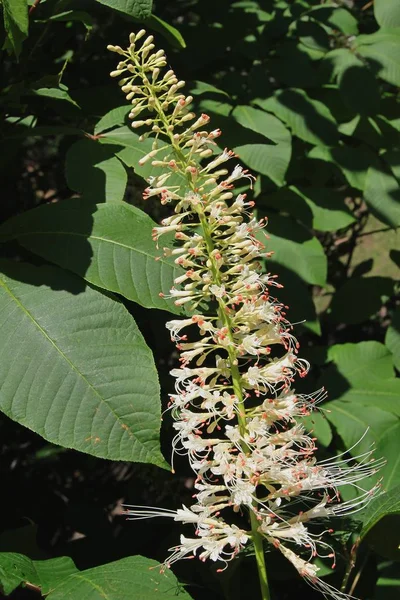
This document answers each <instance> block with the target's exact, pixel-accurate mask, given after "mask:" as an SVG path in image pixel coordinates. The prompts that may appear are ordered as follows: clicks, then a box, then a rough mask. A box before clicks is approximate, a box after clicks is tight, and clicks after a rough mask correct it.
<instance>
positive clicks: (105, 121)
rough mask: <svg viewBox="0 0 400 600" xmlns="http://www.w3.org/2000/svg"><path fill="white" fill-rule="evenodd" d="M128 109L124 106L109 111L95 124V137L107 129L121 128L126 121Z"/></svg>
mask: <svg viewBox="0 0 400 600" xmlns="http://www.w3.org/2000/svg"><path fill="white" fill-rule="evenodd" d="M129 110H130V107H129V106H127V105H126V104H124V105H123V106H117V108H113V109H111V110H110V111H109V112H108V113H106V114H105V115H104V117H102V118H101V119H100V121H98V122H97V123H96V126H95V128H94V133H95V135H98V134H100V133H104V131H107V130H108V129H112V128H113V127H117V126H122V125H123V124H124V123H125V121H126V120H127V117H128V114H129Z"/></svg>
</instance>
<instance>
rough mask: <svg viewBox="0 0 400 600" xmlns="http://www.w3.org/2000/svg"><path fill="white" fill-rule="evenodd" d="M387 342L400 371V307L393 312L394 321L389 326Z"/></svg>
mask: <svg viewBox="0 0 400 600" xmlns="http://www.w3.org/2000/svg"><path fill="white" fill-rule="evenodd" d="M385 344H386V347H387V348H389V350H390V352H391V353H392V354H393V362H394V365H395V367H396V369H398V370H399V371H400V307H398V308H397V310H396V311H395V313H394V314H393V317H392V322H391V324H390V326H389V327H388V328H387V331H386V336H385Z"/></svg>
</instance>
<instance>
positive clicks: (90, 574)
mask: <svg viewBox="0 0 400 600" xmlns="http://www.w3.org/2000/svg"><path fill="white" fill-rule="evenodd" d="M160 568H161V565H160V564H159V563H157V562H156V561H154V560H150V559H148V558H144V557H143V556H131V557H128V558H123V559H121V560H118V561H115V562H112V563H108V564H106V565H101V566H99V567H95V568H92V569H87V570H85V571H78V569H77V568H76V566H75V565H74V563H73V561H72V559H71V558H69V557H67V556H63V557H60V558H53V559H50V560H31V559H30V558H28V557H27V556H24V555H22V554H16V553H13V552H2V553H0V584H1V586H2V588H3V590H4V593H5V594H7V595H8V594H10V593H11V592H12V591H13V590H14V589H15V588H17V587H18V586H19V585H21V584H28V585H29V584H30V585H32V586H35V587H38V588H40V591H41V593H42V594H43V595H46V596H47V594H49V595H48V598H49V600H77V599H79V600H104V599H107V600H121V599H122V598H123V599H124V600H153V598H160V599H163V600H175V599H176V598H178V599H182V600H190V596H189V594H188V593H187V592H186V591H185V590H184V588H183V587H182V586H181V585H180V584H179V582H178V581H177V579H176V577H175V575H174V574H173V573H172V572H171V571H170V570H168V569H167V570H165V572H164V571H163V572H162V573H161V572H160Z"/></svg>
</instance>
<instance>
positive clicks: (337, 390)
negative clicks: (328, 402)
mask: <svg viewBox="0 0 400 600" xmlns="http://www.w3.org/2000/svg"><path fill="white" fill-rule="evenodd" d="M328 357H329V360H331V361H333V363H334V364H333V365H330V366H329V367H328V369H327V370H326V371H325V372H324V374H323V376H322V377H321V380H320V382H319V385H325V386H326V388H327V390H328V392H329V397H330V398H339V399H340V400H342V401H348V403H351V404H352V406H356V405H357V404H361V405H363V406H372V407H379V409H382V410H385V411H388V412H392V413H393V414H395V415H397V416H400V380H399V379H396V378H395V377H394V372H393V363H392V356H391V353H390V351H389V350H388V349H387V348H386V347H385V346H384V345H383V344H380V343H379V342H373V341H371V342H359V343H358V344H337V345H335V346H332V347H331V348H330V349H329V353H328Z"/></svg>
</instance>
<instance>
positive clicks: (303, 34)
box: [297, 16, 330, 53]
mask: <svg viewBox="0 0 400 600" xmlns="http://www.w3.org/2000/svg"><path fill="white" fill-rule="evenodd" d="M297 35H298V36H299V40H300V41H301V43H302V44H304V46H307V47H308V48H311V49H312V50H318V52H321V53H325V52H328V50H329V49H330V43H329V36H328V33H327V31H326V29H325V28H324V27H321V25H320V24H319V23H317V22H316V21H314V20H313V19H312V18H310V17H308V16H307V17H302V18H301V19H300V20H299V21H298V22H297Z"/></svg>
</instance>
